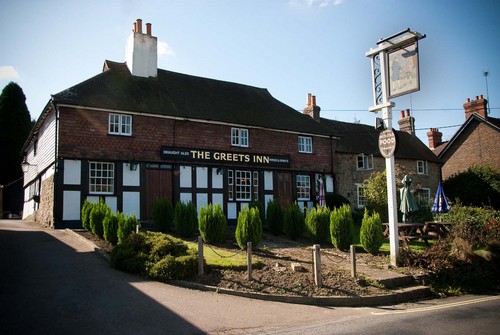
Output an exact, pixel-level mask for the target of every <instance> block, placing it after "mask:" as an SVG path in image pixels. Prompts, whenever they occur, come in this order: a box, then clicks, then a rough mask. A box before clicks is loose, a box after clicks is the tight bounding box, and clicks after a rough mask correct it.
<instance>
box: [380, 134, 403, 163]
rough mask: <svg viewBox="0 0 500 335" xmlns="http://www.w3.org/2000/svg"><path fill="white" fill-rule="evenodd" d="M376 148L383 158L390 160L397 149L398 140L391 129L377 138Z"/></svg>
mask: <svg viewBox="0 0 500 335" xmlns="http://www.w3.org/2000/svg"><path fill="white" fill-rule="evenodd" d="M378 148H379V150H380V153H381V154H382V156H384V157H385V158H391V157H392V156H393V155H394V153H395V152H396V149H397V148H398V138H397V137H396V133H395V132H394V130H392V129H386V130H384V131H383V132H381V133H380V136H379V137H378Z"/></svg>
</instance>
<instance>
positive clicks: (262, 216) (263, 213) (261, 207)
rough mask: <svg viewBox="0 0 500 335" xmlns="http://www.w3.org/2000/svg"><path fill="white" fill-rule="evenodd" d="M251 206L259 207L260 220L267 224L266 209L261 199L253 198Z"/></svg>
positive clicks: (249, 205)
mask: <svg viewBox="0 0 500 335" xmlns="http://www.w3.org/2000/svg"><path fill="white" fill-rule="evenodd" d="M248 207H249V208H257V209H258V210H259V215H260V221H261V222H262V226H264V225H265V224H266V211H265V210H264V205H263V204H262V202H260V201H259V200H252V201H250V203H249V204H248Z"/></svg>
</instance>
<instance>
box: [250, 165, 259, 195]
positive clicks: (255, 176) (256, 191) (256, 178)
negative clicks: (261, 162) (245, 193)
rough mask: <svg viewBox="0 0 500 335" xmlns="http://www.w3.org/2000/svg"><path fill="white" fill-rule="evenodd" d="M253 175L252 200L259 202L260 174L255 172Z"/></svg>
mask: <svg viewBox="0 0 500 335" xmlns="http://www.w3.org/2000/svg"><path fill="white" fill-rule="evenodd" d="M252 175H253V179H252V199H253V200H259V172H258V171H253V172H252Z"/></svg>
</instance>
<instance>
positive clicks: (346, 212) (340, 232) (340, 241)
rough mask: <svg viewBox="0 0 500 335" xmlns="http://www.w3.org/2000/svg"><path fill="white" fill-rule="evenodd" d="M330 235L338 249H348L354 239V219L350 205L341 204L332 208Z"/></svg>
mask: <svg viewBox="0 0 500 335" xmlns="http://www.w3.org/2000/svg"><path fill="white" fill-rule="evenodd" d="M330 235H331V238H332V244H333V245H334V246H335V247H336V248H337V249H340V250H348V249H349V246H350V245H351V244H352V243H353V241H354V221H353V219H352V214H351V207H350V206H349V205H343V206H342V207H339V208H334V209H333V210H332V212H331V214H330Z"/></svg>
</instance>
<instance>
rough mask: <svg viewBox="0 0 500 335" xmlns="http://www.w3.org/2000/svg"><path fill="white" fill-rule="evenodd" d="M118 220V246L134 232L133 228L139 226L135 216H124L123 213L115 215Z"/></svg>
mask: <svg viewBox="0 0 500 335" xmlns="http://www.w3.org/2000/svg"><path fill="white" fill-rule="evenodd" d="M116 216H117V219H118V232H117V235H118V244H122V243H123V241H124V240H125V239H126V238H127V237H128V236H129V235H130V234H131V233H132V232H134V230H135V226H137V225H138V224H139V221H138V220H137V218H136V216H135V214H132V215H131V216H128V215H125V214H123V213H117V214H116Z"/></svg>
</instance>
